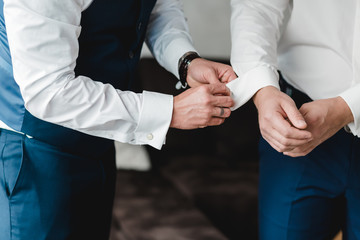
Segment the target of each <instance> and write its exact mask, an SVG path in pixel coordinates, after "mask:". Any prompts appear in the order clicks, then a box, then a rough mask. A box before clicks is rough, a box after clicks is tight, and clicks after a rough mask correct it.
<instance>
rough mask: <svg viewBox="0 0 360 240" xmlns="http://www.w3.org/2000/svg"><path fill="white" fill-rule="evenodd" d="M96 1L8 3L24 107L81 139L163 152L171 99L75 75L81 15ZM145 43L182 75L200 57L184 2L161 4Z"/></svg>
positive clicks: (161, 1) (15, 68)
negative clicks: (183, 61)
mask: <svg viewBox="0 0 360 240" xmlns="http://www.w3.org/2000/svg"><path fill="white" fill-rule="evenodd" d="M91 3H92V0H71V1H56V0H30V1H29V0H4V17H5V21H6V29H7V35H8V40H9V47H10V52H11V56H12V63H13V72H14V78H15V80H16V82H17V83H18V85H19V86H20V90H21V93H22V96H23V99H24V101H25V107H26V109H27V110H28V111H29V112H30V113H31V114H33V115H34V116H36V117H38V118H40V119H42V120H45V121H48V122H52V123H55V124H59V125H62V126H65V127H68V128H71V129H75V130H78V131H81V132H83V133H87V134H90V135H94V136H99V137H103V138H108V139H113V140H117V141H120V142H124V143H132V144H149V145H151V146H153V147H155V148H158V149H160V148H161V146H162V145H163V144H164V141H165V136H166V133H167V131H168V128H169V125H170V122H171V118H172V108H173V98H172V96H170V95H165V94H160V93H154V92H147V91H144V92H143V93H142V94H136V93H134V92H130V91H121V90H119V89H115V88H114V87H113V86H111V85H109V84H103V83H101V82H99V81H96V80H97V79H90V78H88V77H87V76H78V77H75V73H74V69H75V64H76V58H77V56H78V51H79V45H78V37H79V35H80V32H81V26H80V19H81V13H82V11H84V10H85V9H86V8H87V7H88V6H89V5H90V4H91ZM147 43H148V45H149V48H150V49H151V51H152V53H153V54H154V56H155V58H156V59H157V60H158V61H159V63H160V64H161V65H162V66H164V67H165V68H166V69H167V70H169V71H171V72H172V73H173V74H175V75H176V76H177V75H178V73H177V64H178V60H179V59H180V57H181V56H182V55H183V54H184V53H185V52H187V51H194V47H193V45H192V42H191V38H190V36H189V33H188V27H187V24H186V22H185V19H184V15H183V12H182V6H181V2H180V1H179V0H171V1H170V0H158V1H157V4H156V5H155V8H154V10H153V12H152V15H151V19H150V24H149V27H148V32H147ZM0 127H5V128H9V127H8V126H6V125H5V124H4V123H0Z"/></svg>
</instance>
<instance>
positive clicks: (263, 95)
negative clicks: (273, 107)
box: [252, 86, 279, 109]
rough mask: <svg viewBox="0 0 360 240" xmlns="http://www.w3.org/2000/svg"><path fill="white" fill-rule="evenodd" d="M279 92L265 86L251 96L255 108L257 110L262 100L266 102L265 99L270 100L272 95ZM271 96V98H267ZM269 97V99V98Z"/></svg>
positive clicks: (274, 88)
mask: <svg viewBox="0 0 360 240" xmlns="http://www.w3.org/2000/svg"><path fill="white" fill-rule="evenodd" d="M277 92H279V89H277V88H276V87H273V86H266V87H263V88H260V89H259V90H258V91H257V92H256V93H255V94H254V96H253V98H252V99H253V102H254V104H255V106H256V108H258V109H259V105H260V104H261V102H263V100H265V101H266V99H270V98H271V97H272V96H273V94H275V93H277ZM269 95H272V96H269ZM269 97H270V98H269Z"/></svg>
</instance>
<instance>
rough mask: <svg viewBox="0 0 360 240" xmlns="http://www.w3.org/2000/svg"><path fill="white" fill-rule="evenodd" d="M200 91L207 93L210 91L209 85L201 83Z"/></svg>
mask: <svg viewBox="0 0 360 240" xmlns="http://www.w3.org/2000/svg"><path fill="white" fill-rule="evenodd" d="M199 91H200V92H202V93H205V94H206V93H208V92H209V87H208V86H207V85H201V86H199Z"/></svg>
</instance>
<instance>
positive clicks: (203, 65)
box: [186, 58, 236, 87]
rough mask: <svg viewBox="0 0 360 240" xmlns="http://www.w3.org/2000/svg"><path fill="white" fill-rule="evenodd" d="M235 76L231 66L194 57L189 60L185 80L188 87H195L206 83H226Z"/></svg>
mask: <svg viewBox="0 0 360 240" xmlns="http://www.w3.org/2000/svg"><path fill="white" fill-rule="evenodd" d="M235 78H236V74H235V72H234V70H233V69H232V67H231V66H229V65H226V64H222V63H217V62H212V61H208V60H206V59H203V58H196V59H194V60H192V61H191V63H190V65H189V67H188V72H187V77H186V81H187V83H188V84H189V86H190V87H197V86H200V85H202V84H208V83H219V82H223V83H228V82H230V81H232V80H234V79H235Z"/></svg>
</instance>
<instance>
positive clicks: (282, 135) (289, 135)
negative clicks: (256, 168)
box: [253, 86, 312, 152]
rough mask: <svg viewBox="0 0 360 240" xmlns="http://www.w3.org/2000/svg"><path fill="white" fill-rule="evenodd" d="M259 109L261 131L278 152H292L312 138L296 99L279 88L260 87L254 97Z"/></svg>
mask: <svg viewBox="0 0 360 240" xmlns="http://www.w3.org/2000/svg"><path fill="white" fill-rule="evenodd" d="M253 100H254V103H255V105H256V107H257V109H258V114H259V126H260V132H261V134H262V136H263V138H264V139H265V140H266V141H267V142H268V143H269V144H270V145H271V146H272V147H273V148H274V149H275V150H277V151H278V152H290V151H291V150H293V149H295V148H296V147H298V146H300V145H303V144H305V143H308V142H309V141H310V140H311V139H312V135H311V133H310V132H309V131H307V130H304V129H305V128H306V127H307V124H306V122H305V120H304V118H303V116H302V115H301V113H300V112H299V110H298V109H297V107H296V105H295V103H294V101H293V100H292V99H291V98H290V97H289V96H288V95H286V94H285V93H282V92H281V91H279V90H278V89H277V88H275V87H272V86H268V87H264V88H262V89H260V90H259V91H258V92H257V93H256V94H255V95H254V97H253Z"/></svg>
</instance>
